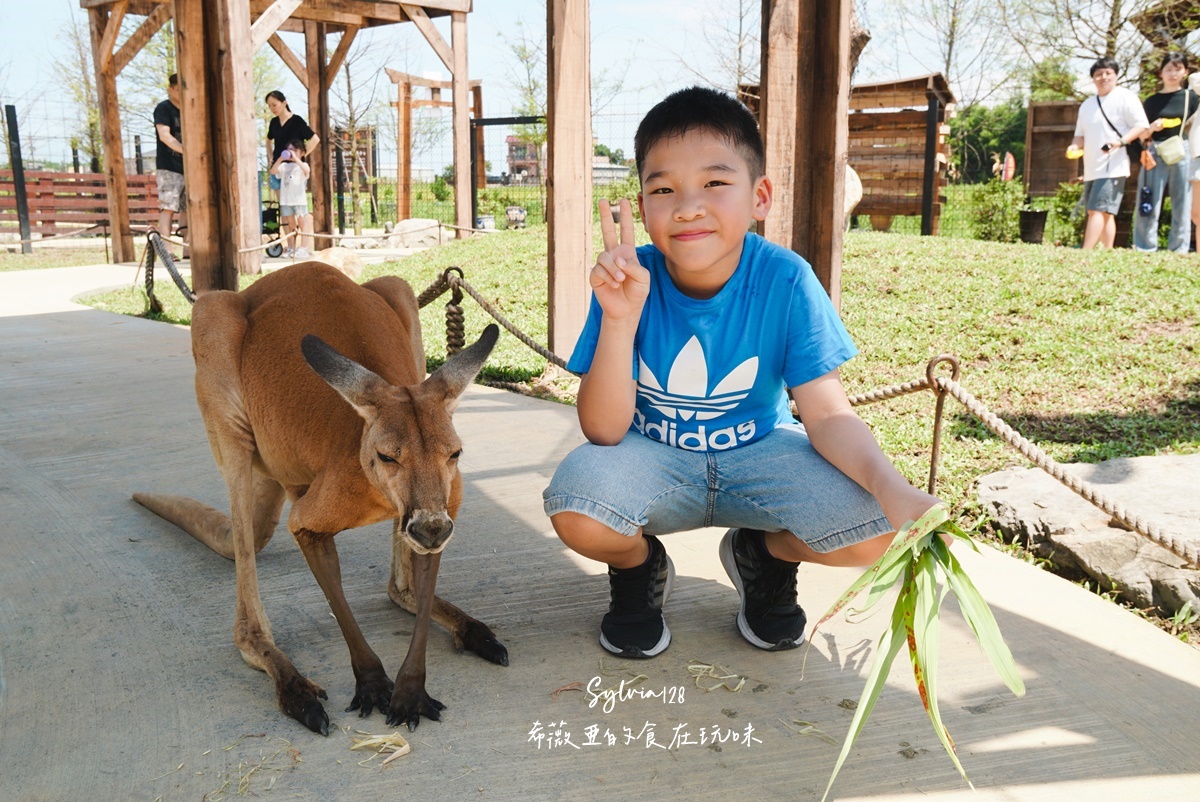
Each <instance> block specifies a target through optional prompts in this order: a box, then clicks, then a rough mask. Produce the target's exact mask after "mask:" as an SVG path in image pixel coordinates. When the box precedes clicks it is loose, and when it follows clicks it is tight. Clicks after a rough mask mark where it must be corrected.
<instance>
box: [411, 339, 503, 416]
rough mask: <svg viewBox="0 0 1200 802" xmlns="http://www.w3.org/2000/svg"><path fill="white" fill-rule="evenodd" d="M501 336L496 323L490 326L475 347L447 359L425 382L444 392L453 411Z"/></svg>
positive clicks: (465, 349)
mask: <svg viewBox="0 0 1200 802" xmlns="http://www.w3.org/2000/svg"><path fill="white" fill-rule="evenodd" d="M499 336H500V327H499V326H497V325H496V324H495V323H492V324H489V325H488V327H487V328H485V329H484V330H483V334H481V335H480V336H479V339H478V340H476V341H475V343H474V344H473V345H471V346H469V347H467V348H464V349H463V350H462V351H459V352H458V353H457V354H455V355H454V356H452V357H450V358H449V359H447V360H446V362H445V364H443V365H442V366H441V367H440V368H438V369H437V370H435V371H434V372H433V373H432V374H431V375H430V377H429V378H428V379H426V380H425V382H426V383H427V384H428V385H429V386H430V387H433V388H438V389H440V390H441V391H442V393H443V394H444V395H445V397H446V405H447V407H448V408H449V409H450V410H451V411H453V410H454V407H455V406H456V405H457V404H458V397H459V396H460V395H462V392H463V390H466V389H467V386H468V385H469V384H470V383H471V382H473V381H475V377H476V376H478V375H479V371H480V369H481V368H483V363H484V362H486V361H487V358H488V355H489V354H491V353H492V348H494V347H495V346H496V339H497V338H498V337H499Z"/></svg>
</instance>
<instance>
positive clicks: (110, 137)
mask: <svg viewBox="0 0 1200 802" xmlns="http://www.w3.org/2000/svg"><path fill="white" fill-rule="evenodd" d="M88 22H89V24H90V28H91V38H92V63H93V65H94V66H95V68H96V100H97V103H98V104H99V106H100V135H101V137H102V139H103V142H104V183H105V185H106V186H107V188H108V216H109V221H110V223H111V225H112V236H113V260H114V261H116V262H132V261H134V260H135V259H136V258H137V257H136V256H135V255H134V250H133V233H132V232H131V231H130V230H129V196H128V193H127V185H126V181H125V154H124V152H123V151H122V143H121V117H120V113H119V111H118V108H119V107H118V105H117V75H116V73H115V72H114V71H113V69H112V64H111V62H109V66H108V69H105V68H104V67H103V66H102V65H103V63H104V59H103V53H104V52H105V51H104V38H105V36H104V35H105V32H106V30H107V28H106V25H105V23H108V22H111V17H110V16H109V13H108V11H107V10H105V9H103V8H91V9H88ZM111 50H112V45H111V44H110V45H109V52H110V53H111Z"/></svg>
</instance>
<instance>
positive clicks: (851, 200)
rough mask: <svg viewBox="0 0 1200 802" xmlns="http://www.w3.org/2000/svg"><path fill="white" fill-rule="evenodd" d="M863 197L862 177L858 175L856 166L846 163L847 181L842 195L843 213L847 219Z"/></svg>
mask: <svg viewBox="0 0 1200 802" xmlns="http://www.w3.org/2000/svg"><path fill="white" fill-rule="evenodd" d="M862 197H863V185H862V179H860V178H859V177H858V173H856V172H854V168H853V167H851V166H850V165H848V164H847V165H846V183H845V189H844V192H843V195H842V214H843V215H844V216H845V218H846V219H847V220H849V219H850V213H851V212H853V211H854V209H855V207H856V206H858V204H859V202H860V201H862Z"/></svg>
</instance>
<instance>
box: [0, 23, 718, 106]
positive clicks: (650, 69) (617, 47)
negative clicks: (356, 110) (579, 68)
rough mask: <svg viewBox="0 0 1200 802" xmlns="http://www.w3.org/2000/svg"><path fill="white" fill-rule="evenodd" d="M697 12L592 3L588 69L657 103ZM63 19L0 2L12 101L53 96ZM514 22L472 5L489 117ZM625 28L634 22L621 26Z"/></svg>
mask: <svg viewBox="0 0 1200 802" xmlns="http://www.w3.org/2000/svg"><path fill="white" fill-rule="evenodd" d="M701 5H702V3H701ZM713 5H714V6H715V5H716V2H715V0H714V2H713ZM697 7H698V5H697V3H696V2H685V1H684V0H653V2H648V3H646V2H626V0H605V1H604V2H600V1H599V0H593V2H592V37H593V52H592V56H593V64H594V65H595V66H596V68H597V69H599V68H603V67H607V68H609V69H610V70H613V71H621V70H622V68H623V67H624V66H625V65H626V64H628V65H629V66H630V69H629V72H628V73H627V76H626V85H627V87H629V88H630V89H631V90H638V91H634V92H632V94H640V93H641V92H643V91H645V92H650V93H652V94H655V95H661V94H664V93H665V92H666V91H669V90H670V89H672V88H677V87H678V86H681V85H684V84H686V83H689V82H690V81H691V80H692V76H691V74H690V73H689V72H688V71H687V69H686V68H685V67H684V66H683V64H682V63H681V58H680V54H682V53H690V54H691V56H689V58H695V59H697V60H698V64H702V63H703V59H702V54H701V53H699V52H698V50H700V49H701V48H700V47H699V46H700V45H703V35H702V34H701V32H700V31H701V25H702V23H703V16H702V14H700V13H697V11H696V9H697ZM70 15H77V16H78V17H79V18H80V19H81V20H86V15H85V12H83V11H82V10H81V9H80V8H79V4H78V2H77V0H41V1H40V2H25V1H24V0H0V65H3V64H5V63H7V64H8V76H7V78H8V87H9V90H10V93H11V94H12V95H14V96H21V95H25V94H28V93H31V92H32V93H36V92H39V91H43V90H49V91H53V87H52V86H47V76H48V73H49V70H50V61H51V57H52V55H53V53H54V51H55V49H56V48H58V47H59V46H60V45H59V43H58V41H57V39H56V36H57V34H58V32H59V31H60V30H61V29H62V27H63V24H64V22H65V21H66V19H67V18H68V16H70ZM518 20H520V21H523V22H524V24H525V26H526V27H527V28H530V29H542V30H544V27H545V11H544V5H543V3H542V2H541V0H476V2H475V8H474V11H473V12H472V13H471V14H470V16H469V17H468V47H469V51H468V52H469V70H470V73H471V77H472V78H473V79H474V78H482V79H483V80H484V98H485V103H486V104H487V105H488V106H492V105H493V103H494V108H495V109H496V110H495V111H494V112H493V111H490V110H489V111H488V112H487V113H489V114H492V113H507V109H504V110H503V111H501V109H502V108H503V107H505V106H509V107H511V95H512V90H511V89H510V88H509V87H508V86H507V84H508V83H510V82H509V71H510V65H511V64H512V62H513V58H512V55H511V50H510V49H509V47H508V45H507V44H506V41H507V38H508V37H510V36H512V35H514V34H515V33H516V31H517V27H516V23H517V21H518ZM631 20H635V21H636V22H633V23H629V22H627V21H631ZM436 24H437V25H438V27H439V28H440V29H441V30H442V31H443V35H444V37H445V38H446V39H447V41H449V39H450V34H449V24H448V22H447V21H443V20H437V22H436ZM412 29H413V26H411V25H400V26H390V27H389V28H387V29H383V30H386V31H387V32H388V33H387V35H390V36H397V37H400V38H402V39H404V40H405V41H408V42H409V48H408V52H409V57H410V58H411V59H412V61H411V63H410V65H409V67H408V69H409V70H410V71H412V72H416V73H418V74H421V73H424V72H426V71H436V72H439V73H445V70H444V68H443V67H442V65H441V62H440V61H439V60H438V59H437V57H436V56H434V55H433V51H432V50H431V49H430V48H429V47H428V46H427V45H425V44H424V41H423V40H422V39H421V38H420V34H419V33H417V32H416V31H415V30H412ZM380 33H381V34H382V30H381V32H380ZM635 54H636V64H634V63H633V60H634V58H635ZM443 77H448V74H446V75H444V76H443ZM489 101H491V102H489Z"/></svg>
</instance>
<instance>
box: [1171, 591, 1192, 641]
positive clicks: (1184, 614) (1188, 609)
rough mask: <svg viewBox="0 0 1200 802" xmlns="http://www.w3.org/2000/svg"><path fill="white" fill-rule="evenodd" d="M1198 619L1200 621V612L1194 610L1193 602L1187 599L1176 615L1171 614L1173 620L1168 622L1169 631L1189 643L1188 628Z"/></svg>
mask: <svg viewBox="0 0 1200 802" xmlns="http://www.w3.org/2000/svg"><path fill="white" fill-rule="evenodd" d="M1197 621H1200V613H1198V612H1196V611H1195V610H1193V609H1192V603H1191V602H1190V601H1187V602H1184V603H1183V606H1182V607H1180V608H1179V609H1178V610H1176V611H1175V615H1173V616H1171V620H1170V621H1168V622H1167V631H1168V632H1170V633H1171V634H1172V635H1174V636H1175V637H1177V638H1179V639H1180V640H1181V641H1183V642H1184V643H1187V642H1188V633H1187V628H1188V627H1190V626H1191V625H1192V624H1194V623H1196V622H1197Z"/></svg>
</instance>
